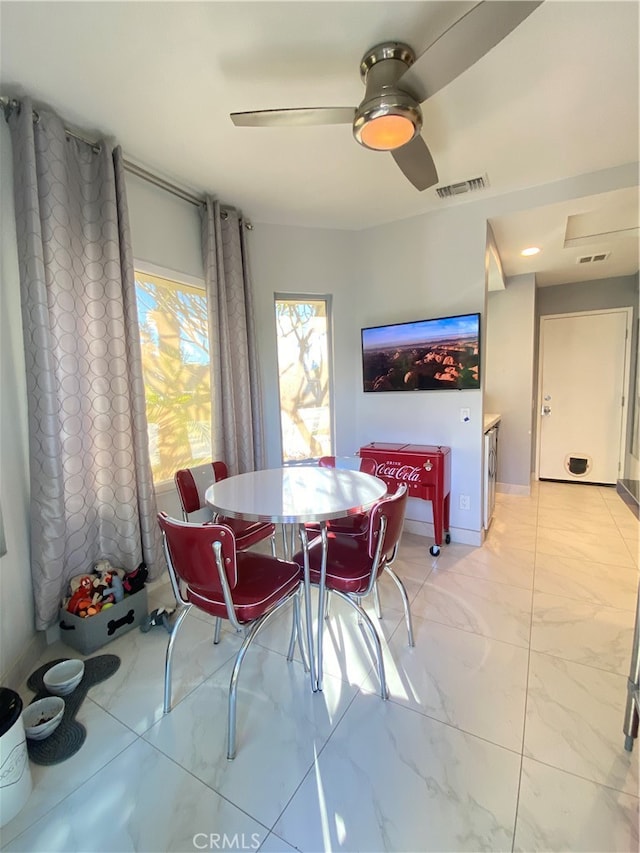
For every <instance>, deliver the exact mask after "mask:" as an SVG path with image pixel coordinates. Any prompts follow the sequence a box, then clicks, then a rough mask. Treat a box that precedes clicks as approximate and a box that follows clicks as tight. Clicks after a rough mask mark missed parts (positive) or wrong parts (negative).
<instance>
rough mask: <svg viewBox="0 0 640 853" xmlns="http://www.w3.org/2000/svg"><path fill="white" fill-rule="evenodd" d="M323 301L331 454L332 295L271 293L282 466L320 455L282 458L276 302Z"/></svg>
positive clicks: (313, 458)
mask: <svg viewBox="0 0 640 853" xmlns="http://www.w3.org/2000/svg"><path fill="white" fill-rule="evenodd" d="M282 301H285V302H324V303H325V310H326V320H327V360H328V365H327V378H328V384H329V387H328V398H329V440H330V442H331V448H330V452H329V454H328V455H333V453H334V451H335V446H336V436H335V433H336V430H335V395H334V361H333V296H332V294H331V293H300V292H295V293H285V292H283V291H276V292H274V294H273V315H272V316H273V327H274V332H275V362H276V381H277V384H278V407H277V417H278V433H279V436H280V464H281V465H282V466H283V467H284V468H290V467H295V466H296V465H309V464H310V463H313V462H317V460H318V459H319V458H320V457H313V456H310V457H307V458H305V459H295V460H289V461H285V459H284V438H283V435H282V406H281V397H280V365H279V362H278V322H277V314H276V304H277V303H278V302H282Z"/></svg>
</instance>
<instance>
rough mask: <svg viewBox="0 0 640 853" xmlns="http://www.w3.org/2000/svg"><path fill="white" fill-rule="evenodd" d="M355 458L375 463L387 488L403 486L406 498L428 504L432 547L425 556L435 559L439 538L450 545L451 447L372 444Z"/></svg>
mask: <svg viewBox="0 0 640 853" xmlns="http://www.w3.org/2000/svg"><path fill="white" fill-rule="evenodd" d="M359 455H360V456H366V457H369V458H370V459H373V460H374V461H375V463H376V476H377V477H380V479H381V480H384V481H385V483H386V484H387V486H388V487H390V488H392V489H396V488H397V487H398V484H399V483H406V484H407V487H408V490H409V495H410V497H413V498H420V499H421V500H423V501H431V504H432V506H433V531H434V539H435V544H434V545H432V546H431V548H429V553H430V554H431V555H432V556H434V557H436V556H437V555H438V554H439V553H440V546H441V545H442V540H443V535H444V541H445V542H446V544H447V545H448V544H449V542H451V536H450V535H449V506H450V501H449V498H450V494H451V448H450V447H443V446H441V445H431V444H392V443H389V442H382V441H374V442H372V443H371V444H365V445H364V447H361V448H360V450H359Z"/></svg>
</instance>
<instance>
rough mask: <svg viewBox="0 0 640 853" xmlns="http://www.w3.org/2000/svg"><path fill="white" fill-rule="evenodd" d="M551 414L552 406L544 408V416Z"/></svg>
mask: <svg viewBox="0 0 640 853" xmlns="http://www.w3.org/2000/svg"><path fill="white" fill-rule="evenodd" d="M550 414H551V406H543V407H542V416H543V417H544V416H545V415H550Z"/></svg>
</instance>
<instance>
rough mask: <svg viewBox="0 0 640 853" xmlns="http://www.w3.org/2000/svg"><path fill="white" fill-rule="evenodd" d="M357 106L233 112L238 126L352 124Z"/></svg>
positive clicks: (232, 119) (234, 120)
mask: <svg viewBox="0 0 640 853" xmlns="http://www.w3.org/2000/svg"><path fill="white" fill-rule="evenodd" d="M355 114H356V108H355V107H303V108H302V109H292V110H254V111H252V112H247V113H231V121H232V122H233V123H234V124H235V125H236V126H237V127H303V126H306V125H319V124H352V123H353V118H354V116H355Z"/></svg>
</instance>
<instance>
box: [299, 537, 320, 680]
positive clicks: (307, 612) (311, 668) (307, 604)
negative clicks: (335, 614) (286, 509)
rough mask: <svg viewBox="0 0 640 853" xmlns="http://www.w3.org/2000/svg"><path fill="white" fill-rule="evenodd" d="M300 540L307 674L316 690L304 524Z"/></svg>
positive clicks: (309, 571)
mask: <svg viewBox="0 0 640 853" xmlns="http://www.w3.org/2000/svg"><path fill="white" fill-rule="evenodd" d="M299 531H300V541H301V542H302V553H303V557H304V560H303V562H304V567H303V568H304V610H305V619H306V622H307V648H308V649H309V674H310V678H311V689H312V690H313V692H314V693H317V692H318V680H317V677H316V663H317V661H316V656H315V654H314V651H313V614H312V613H311V580H310V575H311V569H310V566H309V540H308V539H307V531H306V529H305V526H304V524H301V525H299Z"/></svg>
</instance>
